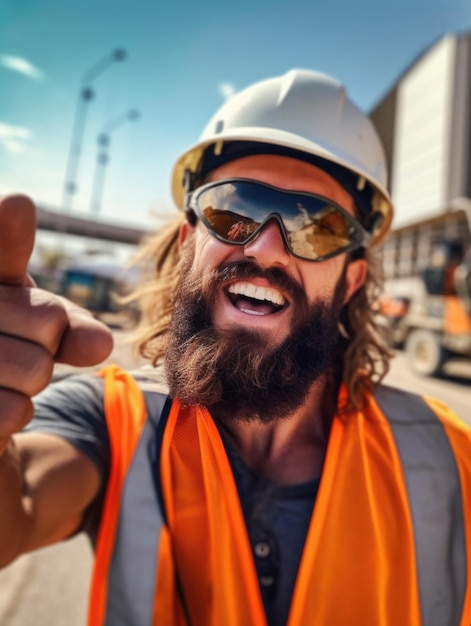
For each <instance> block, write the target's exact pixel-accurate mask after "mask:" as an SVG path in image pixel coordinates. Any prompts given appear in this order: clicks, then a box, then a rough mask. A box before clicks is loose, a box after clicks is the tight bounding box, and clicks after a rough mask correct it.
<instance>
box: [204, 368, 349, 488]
mask: <svg viewBox="0 0 471 626" xmlns="http://www.w3.org/2000/svg"><path fill="white" fill-rule="evenodd" d="M336 397H337V388H336V389H335V392H334V390H333V389H332V387H331V385H330V384H329V383H328V382H327V380H326V378H324V377H323V378H320V379H318V380H316V381H315V382H314V383H313V384H312V386H311V388H310V390H309V392H308V394H307V396H306V400H305V402H304V403H303V405H302V406H301V407H300V408H299V409H297V410H296V411H295V412H293V413H292V414H290V415H287V416H286V417H284V418H281V419H278V420H276V421H274V422H273V423H262V422H260V421H257V420H254V421H241V420H237V419H234V420H230V419H224V420H221V421H219V423H220V424H221V427H222V429H223V431H224V432H225V434H226V435H227V437H228V438H229V439H230V441H231V442H232V445H233V446H234V447H235V449H236V451H237V453H238V454H239V456H240V457H241V458H242V460H243V461H244V463H245V464H246V465H247V466H248V467H249V468H250V469H251V470H252V471H254V472H256V473H258V474H259V475H260V476H261V477H264V478H267V479H269V480H271V481H273V482H276V483H278V484H282V485H293V484H299V483H303V482H307V481H309V480H314V479H316V478H319V477H320V474H321V471H322V465H323V462H324V457H325V452H326V449H327V442H328V436H329V431H330V425H331V423H332V418H333V415H334V412H335V407H336V403H335V400H336ZM328 400H330V401H328ZM216 418H217V416H216Z"/></svg>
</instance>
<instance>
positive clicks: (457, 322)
mask: <svg viewBox="0 0 471 626" xmlns="http://www.w3.org/2000/svg"><path fill="white" fill-rule="evenodd" d="M381 255H382V260H383V267H384V274H385V288H384V294H383V296H382V298H381V301H380V318H379V321H380V323H381V324H382V325H383V327H384V328H385V330H386V336H387V338H388V340H389V343H390V345H391V346H393V347H399V348H404V350H405V353H406V356H407V360H408V362H409V365H410V366H411V368H412V370H413V371H415V372H416V373H418V374H421V375H424V376H434V375H440V374H442V373H443V368H444V366H445V364H446V363H447V362H448V361H449V360H450V359H456V358H459V359H467V360H469V361H470V362H471V200H469V199H467V198H460V199H457V200H455V201H453V203H452V204H451V206H450V209H449V210H448V211H447V212H445V213H442V214H441V215H439V216H438V217H434V218H431V219H427V220H422V221H420V222H416V223H413V224H410V225H408V226H404V227H402V228H398V229H396V230H393V231H392V233H391V235H390V237H389V238H388V240H387V241H386V243H385V244H384V245H383V247H382V249H381Z"/></svg>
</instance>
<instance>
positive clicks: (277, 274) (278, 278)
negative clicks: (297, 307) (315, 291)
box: [210, 260, 305, 299]
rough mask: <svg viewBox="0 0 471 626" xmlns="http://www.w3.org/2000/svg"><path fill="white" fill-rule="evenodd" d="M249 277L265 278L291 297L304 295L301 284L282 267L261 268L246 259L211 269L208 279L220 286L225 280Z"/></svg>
mask: <svg viewBox="0 0 471 626" xmlns="http://www.w3.org/2000/svg"><path fill="white" fill-rule="evenodd" d="M251 278H252V279H253V278H263V279H265V280H267V281H268V282H269V283H270V285H271V286H273V287H277V288H278V289H280V290H281V291H283V292H285V293H286V294H288V295H289V296H290V298H291V299H294V298H298V299H304V297H305V295H304V289H303V288H302V286H301V285H300V284H299V283H298V282H297V281H296V280H295V279H294V278H292V277H291V276H288V274H286V273H285V272H284V271H283V270H282V269H280V268H277V267H269V268H262V267H260V266H259V265H257V263H254V262H253V261H248V260H241V261H233V262H232V263H228V264H227V265H225V266H224V267H220V268H217V269H215V270H213V272H211V277H210V281H211V282H212V284H213V286H215V287H220V286H221V285H223V284H224V283H227V282H231V281H234V280H250V279H251Z"/></svg>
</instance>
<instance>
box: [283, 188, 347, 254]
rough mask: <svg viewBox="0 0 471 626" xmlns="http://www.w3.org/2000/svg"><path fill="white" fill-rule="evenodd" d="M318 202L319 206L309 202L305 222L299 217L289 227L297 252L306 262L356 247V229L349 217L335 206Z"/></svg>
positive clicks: (289, 234)
mask: <svg viewBox="0 0 471 626" xmlns="http://www.w3.org/2000/svg"><path fill="white" fill-rule="evenodd" d="M315 202H316V204H317V206H316V207H312V206H311V207H309V206H308V205H309V203H305V205H306V206H305V207H304V208H305V213H303V217H302V219H298V220H296V218H295V219H294V220H292V224H291V227H290V228H289V229H288V228H287V235H288V240H289V243H290V245H291V247H292V249H293V252H294V253H295V254H297V255H298V256H301V257H303V258H306V259H317V258H322V257H325V256H328V255H330V254H333V253H336V252H337V253H340V252H342V251H343V250H345V249H346V248H348V247H349V246H350V245H351V244H352V240H353V239H352V236H353V234H354V230H355V229H354V228H353V225H352V222H350V220H349V219H348V217H347V216H346V215H344V214H343V213H342V212H341V211H339V210H338V209H337V208H336V207H335V206H332V205H329V204H326V203H325V201H321V200H320V199H316V200H315ZM322 204H323V206H322ZM293 222H294V223H293Z"/></svg>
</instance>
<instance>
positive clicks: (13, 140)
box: [0, 122, 31, 154]
mask: <svg viewBox="0 0 471 626" xmlns="http://www.w3.org/2000/svg"><path fill="white" fill-rule="evenodd" d="M29 139H31V131H30V130H28V129H27V128H24V127H23V126H12V125H11V124H3V123H2V122H0V145H1V146H3V147H4V148H5V150H6V151H7V152H10V153H15V154H16V153H18V152H24V151H25V150H26V148H27V141H28V140H29Z"/></svg>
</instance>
